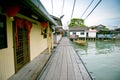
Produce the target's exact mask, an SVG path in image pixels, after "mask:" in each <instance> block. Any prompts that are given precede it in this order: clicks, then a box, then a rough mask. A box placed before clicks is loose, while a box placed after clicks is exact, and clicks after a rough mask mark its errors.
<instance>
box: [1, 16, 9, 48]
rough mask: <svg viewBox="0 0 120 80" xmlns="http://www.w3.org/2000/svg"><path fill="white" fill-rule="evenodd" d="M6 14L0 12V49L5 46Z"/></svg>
mask: <svg viewBox="0 0 120 80" xmlns="http://www.w3.org/2000/svg"><path fill="white" fill-rule="evenodd" d="M7 47H8V46H7V26H6V16H5V15H2V14H0V49H4V48H7Z"/></svg>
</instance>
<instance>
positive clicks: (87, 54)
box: [73, 41, 120, 80]
mask: <svg viewBox="0 0 120 80" xmlns="http://www.w3.org/2000/svg"><path fill="white" fill-rule="evenodd" d="M73 45H74V46H75V48H76V50H77V52H78V53H79V55H80V56H81V58H82V60H83V62H84V63H86V64H85V65H86V67H87V69H88V71H89V72H91V75H92V76H93V77H95V78H96V80H120V41H96V42H95V41H89V42H88V46H80V45H77V44H75V43H73Z"/></svg>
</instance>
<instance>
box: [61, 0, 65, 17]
mask: <svg viewBox="0 0 120 80" xmlns="http://www.w3.org/2000/svg"><path fill="white" fill-rule="evenodd" d="M64 2H65V0H63V4H62V10H61V15H62V14H63V8H64Z"/></svg>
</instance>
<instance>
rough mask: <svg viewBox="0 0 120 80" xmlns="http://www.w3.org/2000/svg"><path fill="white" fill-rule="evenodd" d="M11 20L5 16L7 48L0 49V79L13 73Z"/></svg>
mask: <svg viewBox="0 0 120 80" xmlns="http://www.w3.org/2000/svg"><path fill="white" fill-rule="evenodd" d="M11 22H12V20H11V19H10V18H7V45H8V47H7V48H4V49H0V80H7V79H8V78H9V77H10V76H11V75H13V74H14V72H15V68H14V53H13V50H14V49H13V31H12V23H11Z"/></svg>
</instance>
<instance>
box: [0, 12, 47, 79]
mask: <svg viewBox="0 0 120 80" xmlns="http://www.w3.org/2000/svg"><path fill="white" fill-rule="evenodd" d="M17 17H21V18H25V19H27V20H29V21H31V22H33V23H32V29H31V32H30V60H33V59H34V58H35V57H37V56H38V55H39V54H40V53H41V52H42V51H44V50H45V49H46V48H48V43H47V38H43V35H41V26H40V22H37V21H35V20H32V19H30V18H28V17H26V16H23V15H20V14H17ZM7 41H8V47H7V48H5V49H0V80H7V79H8V78H9V77H11V76H12V75H14V74H15V64H14V48H13V27H12V19H10V18H8V17H7Z"/></svg>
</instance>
